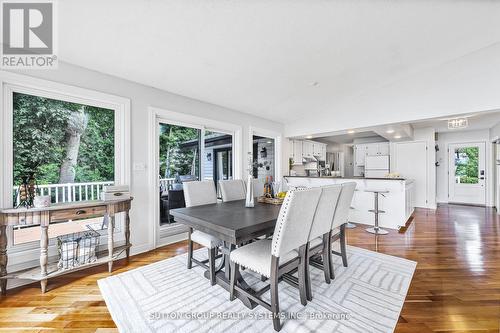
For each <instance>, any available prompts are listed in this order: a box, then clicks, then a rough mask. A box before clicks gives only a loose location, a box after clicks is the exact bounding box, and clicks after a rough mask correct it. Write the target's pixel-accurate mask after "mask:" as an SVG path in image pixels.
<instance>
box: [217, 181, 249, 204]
mask: <svg viewBox="0 0 500 333" xmlns="http://www.w3.org/2000/svg"><path fill="white" fill-rule="evenodd" d="M219 188H220V193H221V196H222V201H224V202H227V201H234V200H243V199H245V196H246V188H245V182H244V181H243V180H242V179H233V180H219Z"/></svg>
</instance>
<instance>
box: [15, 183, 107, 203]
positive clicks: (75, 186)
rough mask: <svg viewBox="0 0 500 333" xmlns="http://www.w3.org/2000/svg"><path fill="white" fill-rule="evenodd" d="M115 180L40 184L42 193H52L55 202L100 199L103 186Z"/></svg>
mask: <svg viewBox="0 0 500 333" xmlns="http://www.w3.org/2000/svg"><path fill="white" fill-rule="evenodd" d="M113 184H114V182H92V183H68V184H50V185H38V186H37V189H38V191H39V193H40V195H50V196H51V197H52V202H53V203H59V202H75V201H86V200H99V199H100V194H101V192H102V188H103V186H107V185H113ZM18 191H19V187H17V186H14V193H15V195H16V206H17V205H18V204H19V193H18Z"/></svg>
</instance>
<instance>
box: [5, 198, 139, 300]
mask: <svg viewBox="0 0 500 333" xmlns="http://www.w3.org/2000/svg"><path fill="white" fill-rule="evenodd" d="M132 200H133V198H130V199H123V200H113V201H100V200H96V201H84V202H76V203H75V202H70V203H60V204H54V205H52V206H50V207H46V208H11V209H0V288H1V291H2V294H3V295H5V293H6V291H7V279H28V280H34V281H40V285H41V289H42V293H45V291H46V290H47V279H49V278H52V277H56V276H59V275H63V274H67V273H71V272H74V271H76V270H81V269H85V268H88V267H91V266H96V265H101V264H103V263H108V270H109V272H110V273H111V271H112V270H113V261H114V260H116V259H117V258H118V256H119V255H120V253H122V252H123V251H125V252H126V256H127V259H128V257H129V255H130V246H131V244H130V217H129V211H130V206H131V202H132ZM121 212H124V213H125V245H123V246H121V247H117V248H115V246H114V239H113V230H114V227H115V214H117V213H121ZM95 217H104V218H105V219H107V221H108V249H107V251H105V252H104V253H102V252H100V253H98V256H97V260H96V261H94V262H92V263H87V264H82V265H80V266H77V267H74V268H69V269H58V268H57V265H56V264H54V265H49V263H48V259H49V257H48V247H49V234H48V229H49V226H50V224H51V223H56V222H65V221H68V220H72V221H75V220H82V219H88V218H95ZM16 225H39V226H40V230H41V238H40V267H36V268H30V269H26V270H22V271H18V272H14V273H12V274H8V273H7V226H16Z"/></svg>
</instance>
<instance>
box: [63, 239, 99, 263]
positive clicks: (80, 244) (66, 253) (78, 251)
mask: <svg viewBox="0 0 500 333" xmlns="http://www.w3.org/2000/svg"><path fill="white" fill-rule="evenodd" d="M99 237H100V235H99V233H98V232H97V231H95V230H88V231H81V232H75V233H72V234H68V235H63V236H58V237H57V250H58V253H59V261H58V263H57V267H58V268H59V269H69V268H74V267H78V266H81V265H85V264H89V263H92V262H94V261H96V260H97V249H98V247H99Z"/></svg>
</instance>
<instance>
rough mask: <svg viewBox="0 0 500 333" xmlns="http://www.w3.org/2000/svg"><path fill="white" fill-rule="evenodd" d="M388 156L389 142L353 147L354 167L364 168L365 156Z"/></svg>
mask: <svg viewBox="0 0 500 333" xmlns="http://www.w3.org/2000/svg"><path fill="white" fill-rule="evenodd" d="M376 155H389V142H378V143H366V144H359V145H355V146H354V162H355V166H364V165H365V158H366V156H376Z"/></svg>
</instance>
